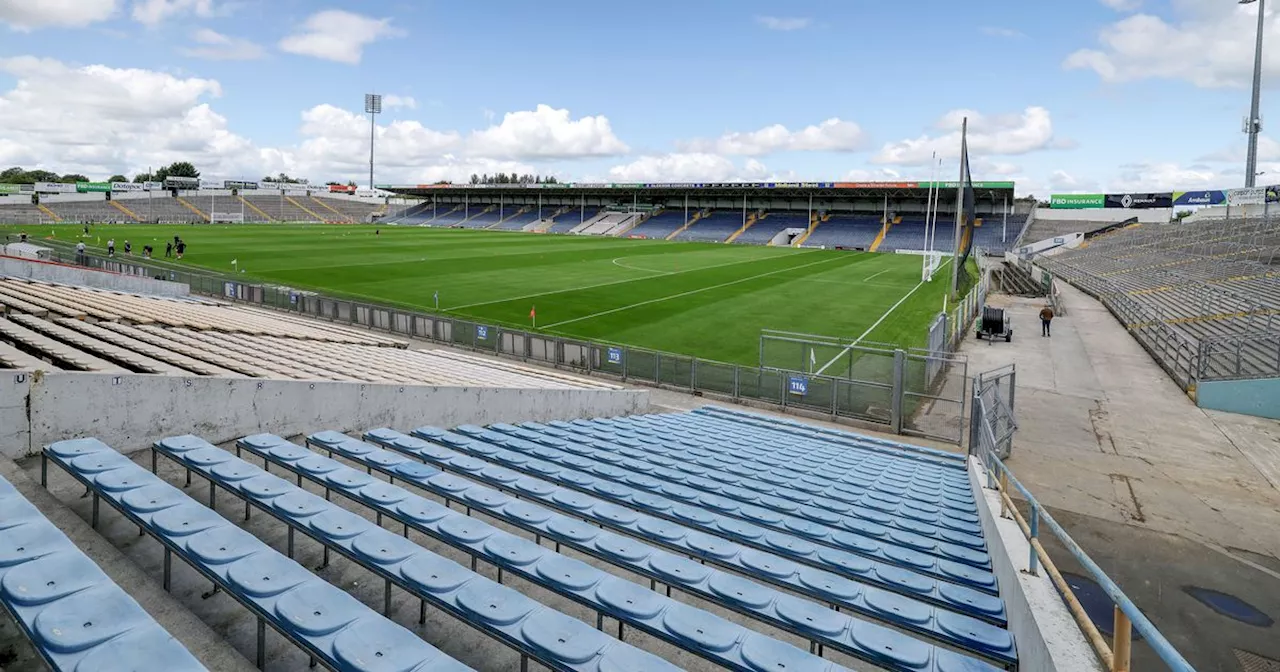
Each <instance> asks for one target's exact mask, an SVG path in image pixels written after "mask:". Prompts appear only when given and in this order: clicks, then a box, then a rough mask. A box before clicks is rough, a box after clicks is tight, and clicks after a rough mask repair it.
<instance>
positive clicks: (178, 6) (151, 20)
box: [132, 0, 222, 26]
mask: <svg viewBox="0 0 1280 672" xmlns="http://www.w3.org/2000/svg"><path fill="white" fill-rule="evenodd" d="M220 11H222V10H221V9H220V8H218V7H215V6H214V2H213V0H135V1H134V3H133V13H132V15H133V20H134V21H137V22H138V23H141V24H144V25H148V26H156V25H159V24H161V23H164V22H165V21H166V20H168V19H170V18H173V17H175V16H179V15H181V14H194V15H195V16H198V17H200V18H202V19H207V18H209V17H212V16H216V15H217V14H218V13H219V12H220Z"/></svg>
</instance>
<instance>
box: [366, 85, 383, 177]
mask: <svg viewBox="0 0 1280 672" xmlns="http://www.w3.org/2000/svg"><path fill="white" fill-rule="evenodd" d="M364 113H365V114H367V115H369V190H370V191H373V131H374V128H375V125H374V123H375V121H374V120H376V119H377V118H378V115H379V114H382V95H381V94H377V93H366V94H364Z"/></svg>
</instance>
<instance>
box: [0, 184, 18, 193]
mask: <svg viewBox="0 0 1280 672" xmlns="http://www.w3.org/2000/svg"><path fill="white" fill-rule="evenodd" d="M22 186H23V185H21V184H0V194H21V193H22Z"/></svg>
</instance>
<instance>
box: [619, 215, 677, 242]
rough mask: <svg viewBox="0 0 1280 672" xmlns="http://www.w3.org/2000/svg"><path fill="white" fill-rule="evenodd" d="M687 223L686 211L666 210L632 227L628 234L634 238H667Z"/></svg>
mask: <svg viewBox="0 0 1280 672" xmlns="http://www.w3.org/2000/svg"><path fill="white" fill-rule="evenodd" d="M684 225H685V213H684V212H682V211H679V210H664V211H662V212H659V213H657V214H655V215H652V216H650V217H649V218H648V219H645V220H644V221H642V222H640V223H639V224H637V225H636V226H634V227H632V229H631V230H630V231H628V232H627V235H628V236H630V237H632V238H659V239H666V238H667V237H668V236H670V235H671V234H673V233H675V232H676V230H677V229H679V228H680V227H682V226H684Z"/></svg>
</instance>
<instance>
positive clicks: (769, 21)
mask: <svg viewBox="0 0 1280 672" xmlns="http://www.w3.org/2000/svg"><path fill="white" fill-rule="evenodd" d="M756 23H758V24H760V25H762V26H764V27H765V28H768V29H769V30H781V31H784V32H787V31H792V30H801V29H803V28H808V27H809V24H811V23H813V21H812V20H811V19H808V18H804V17H799V16H757V17H756Z"/></svg>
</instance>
